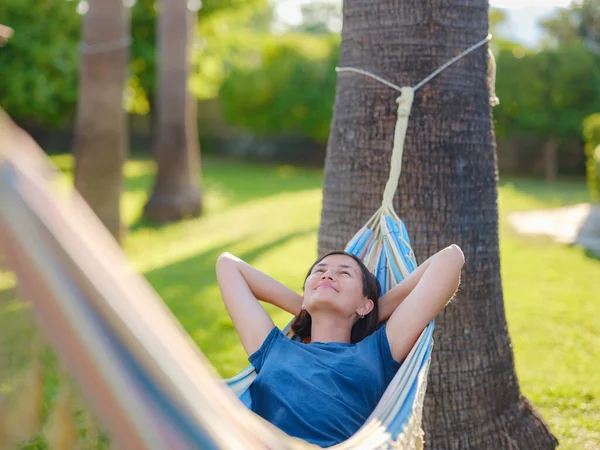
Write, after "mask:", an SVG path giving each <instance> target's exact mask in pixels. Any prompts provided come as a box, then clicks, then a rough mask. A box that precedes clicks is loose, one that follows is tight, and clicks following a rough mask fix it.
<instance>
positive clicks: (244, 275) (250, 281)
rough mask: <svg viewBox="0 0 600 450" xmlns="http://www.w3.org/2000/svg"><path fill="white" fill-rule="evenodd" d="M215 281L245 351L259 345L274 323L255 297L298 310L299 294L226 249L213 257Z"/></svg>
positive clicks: (300, 303) (257, 347)
mask: <svg viewBox="0 0 600 450" xmlns="http://www.w3.org/2000/svg"><path fill="white" fill-rule="evenodd" d="M217 281H218V283H219V288H220V290H221V295H222V297H223V301H224V302H225V307H226V308H227V312H228V313H229V316H230V317H231V320H232V321H233V325H234V326H235V329H236V331H237V333H238V335H239V337H240V340H241V341H242V345H243V347H244V349H245V350H246V353H247V354H248V355H252V354H253V353H254V352H255V351H257V350H258V349H259V348H260V347H261V346H262V344H263V342H264V340H265V338H266V337H267V335H268V334H269V333H270V331H271V330H272V329H273V327H274V326H275V325H274V324H273V321H272V320H271V318H270V317H269V315H268V314H267V312H266V311H265V310H264V308H263V307H262V306H261V304H260V303H259V302H258V300H259V299H260V300H262V301H265V302H268V303H272V304H274V305H276V306H278V307H280V308H282V309H284V310H285V311H288V312H289V313H291V314H293V315H295V316H297V315H298V314H300V311H301V308H302V296H300V295H299V294H297V293H296V292H294V291H292V290H291V289H289V288H287V287H286V286H284V285H283V284H281V283H279V282H278V281H276V280H274V279H273V278H271V277H269V276H268V275H266V274H264V273H263V272H261V271H260V270H258V269H255V268H254V267H252V266H251V265H249V264H247V263H245V262H244V261H242V260H241V259H239V258H236V257H235V256H233V255H231V254H229V253H223V254H222V255H221V256H219V259H218V260H217Z"/></svg>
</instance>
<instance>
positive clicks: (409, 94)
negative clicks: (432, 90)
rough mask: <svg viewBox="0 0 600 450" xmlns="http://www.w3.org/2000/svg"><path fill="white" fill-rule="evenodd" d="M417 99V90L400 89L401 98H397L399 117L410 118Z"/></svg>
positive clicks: (406, 87) (409, 88)
mask: <svg viewBox="0 0 600 450" xmlns="http://www.w3.org/2000/svg"><path fill="white" fill-rule="evenodd" d="M414 98H415V90H414V89H413V88H411V87H408V86H405V87H403V88H401V89H400V96H399V97H398V98H396V103H397V104H398V116H402V117H408V116H409V115H410V110H411V107H412V104H413V100H414Z"/></svg>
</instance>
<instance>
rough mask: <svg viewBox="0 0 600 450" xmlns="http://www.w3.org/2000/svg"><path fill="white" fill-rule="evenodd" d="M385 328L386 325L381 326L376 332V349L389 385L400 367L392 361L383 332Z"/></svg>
mask: <svg viewBox="0 0 600 450" xmlns="http://www.w3.org/2000/svg"><path fill="white" fill-rule="evenodd" d="M386 327H387V323H386V324H383V326H381V327H380V328H379V329H378V330H377V331H376V332H375V335H376V338H377V347H378V349H379V354H380V355H381V362H382V365H383V371H384V375H385V381H386V383H390V382H391V381H392V378H394V375H396V372H398V369H399V368H400V366H401V365H402V364H401V363H399V362H398V361H396V360H395V359H394V357H393V356H392V349H391V348H390V342H389V340H388V337H387V333H386V332H385V330H386Z"/></svg>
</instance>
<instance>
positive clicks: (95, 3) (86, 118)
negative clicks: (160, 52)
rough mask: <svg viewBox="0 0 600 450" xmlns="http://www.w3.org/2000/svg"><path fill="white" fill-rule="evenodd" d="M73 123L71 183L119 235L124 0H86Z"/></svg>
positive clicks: (123, 141)
mask: <svg viewBox="0 0 600 450" xmlns="http://www.w3.org/2000/svg"><path fill="white" fill-rule="evenodd" d="M88 4H89V10H88V12H87V13H86V14H85V16H84V19H83V33H82V34H83V43H82V51H81V62H80V68H79V93H78V99H77V100H78V104H77V120H76V125H75V143H74V154H75V188H76V189H77V190H78V191H79V192H80V193H81V194H82V195H83V197H84V198H85V200H86V201H87V202H88V204H89V205H90V206H91V208H92V209H93V210H94V212H95V213H96V214H97V215H98V217H99V218H100V220H101V221H102V222H103V223H104V225H105V226H106V227H107V228H108V230H109V231H110V232H111V233H112V235H113V236H114V237H115V238H116V239H117V240H119V239H120V235H121V216H120V211H119V209H120V198H121V191H122V185H123V177H122V172H123V164H124V162H125V160H126V158H127V153H128V150H127V146H128V131H127V115H126V113H125V110H124V109H123V94H124V90H125V83H126V80H127V71H128V69H127V66H128V63H129V48H128V39H129V12H128V10H127V9H126V8H125V7H124V6H123V2H122V0H88Z"/></svg>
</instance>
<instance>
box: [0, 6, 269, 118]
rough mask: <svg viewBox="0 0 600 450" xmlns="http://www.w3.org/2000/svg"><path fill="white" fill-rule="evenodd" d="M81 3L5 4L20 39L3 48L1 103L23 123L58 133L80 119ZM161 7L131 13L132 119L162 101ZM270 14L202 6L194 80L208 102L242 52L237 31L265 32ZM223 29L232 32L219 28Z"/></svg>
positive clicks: (6, 18) (0, 12) (2, 10)
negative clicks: (158, 96) (158, 81)
mask: <svg viewBox="0 0 600 450" xmlns="http://www.w3.org/2000/svg"><path fill="white" fill-rule="evenodd" d="M77 4H78V2H77V1H75V0H73V1H68V0H44V1H41V2H39V1H34V0H2V1H0V21H1V22H2V23H3V24H4V25H7V26H9V27H12V28H13V29H14V36H13V37H12V38H11V39H10V40H9V42H8V44H7V45H6V46H5V47H2V48H0V102H1V104H2V106H3V107H4V109H6V110H7V112H8V113H9V114H10V115H11V116H12V117H13V118H14V119H16V120H17V121H18V122H20V123H26V124H30V123H34V124H39V125H43V126H47V127H49V128H55V127H60V126H63V125H66V124H68V123H71V121H72V120H73V118H74V114H75V109H76V104H77V79H78V64H79V52H78V43H79V40H80V36H81V16H80V15H79V14H78V13H77ZM155 4H156V2H155V1H154V0H138V1H137V2H136V4H135V5H134V6H133V8H132V10H131V35H132V38H133V41H132V46H131V72H130V74H131V76H130V79H129V82H128V89H127V92H126V102H125V104H126V107H127V110H128V111H129V112H132V113H138V114H145V113H147V112H148V110H149V108H150V105H151V104H152V101H153V99H154V95H155V69H156V30H155V26H156V18H157V12H156V9H155ZM271 13H272V11H271V7H270V5H269V3H268V1H267V0H204V1H203V3H202V9H201V10H200V11H199V25H198V30H199V35H200V36H201V38H198V39H197V42H196V51H195V52H194V58H195V61H196V63H197V74H196V75H195V76H194V77H193V78H192V79H193V83H192V86H193V88H194V89H195V91H197V93H198V94H199V95H200V96H201V97H202V96H204V97H206V96H209V97H210V96H213V97H214V96H215V95H216V93H217V92H218V89H219V87H220V84H221V82H222V81H223V77H224V74H221V75H220V76H212V77H211V69H210V68H211V67H214V66H215V65H216V66H218V67H223V66H226V65H227V64H230V63H229V59H228V58H230V57H231V56H232V54H234V56H235V54H236V51H237V50H240V49H237V50H236V48H235V45H233V49H232V48H231V47H232V45H229V40H230V36H235V35H237V34H236V32H235V31H234V30H235V29H238V28H239V29H240V33H239V36H240V38H238V41H240V40H241V39H243V38H244V37H247V35H249V34H251V32H250V31H251V30H255V31H256V30H262V31H264V30H266V29H268V27H269V24H270V22H271V18H272V14H271ZM223 23H225V24H226V26H227V27H229V28H230V32H229V33H223V29H222V27H221V28H219V27H218V26H217V25H218V24H223ZM205 25H206V26H205ZM222 35H225V38H223V37H221V36H222ZM228 45H229V46H228ZM205 49H208V50H207V51H205ZM241 50H245V48H242V49H241ZM203 56H206V60H203ZM199 86H200V87H199ZM203 92H204V95H201V94H202V93H203Z"/></svg>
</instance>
